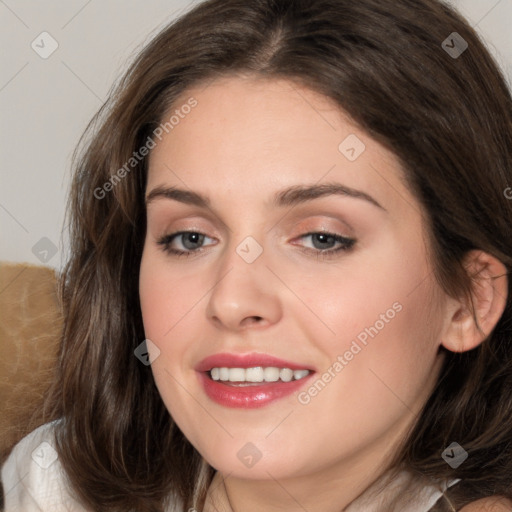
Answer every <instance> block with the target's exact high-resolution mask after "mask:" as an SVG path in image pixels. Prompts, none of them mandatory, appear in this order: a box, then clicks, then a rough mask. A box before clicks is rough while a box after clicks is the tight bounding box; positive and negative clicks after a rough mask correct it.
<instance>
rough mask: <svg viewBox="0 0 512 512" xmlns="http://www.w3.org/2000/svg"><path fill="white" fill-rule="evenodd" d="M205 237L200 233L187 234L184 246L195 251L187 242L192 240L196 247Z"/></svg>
mask: <svg viewBox="0 0 512 512" xmlns="http://www.w3.org/2000/svg"><path fill="white" fill-rule="evenodd" d="M202 236H204V235H200V234H199V233H187V234H186V236H185V239H184V241H183V245H184V246H185V247H187V249H194V247H188V246H187V245H188V244H187V241H188V240H190V239H192V242H191V244H192V245H194V244H197V243H199V242H200V241H201V237H202Z"/></svg>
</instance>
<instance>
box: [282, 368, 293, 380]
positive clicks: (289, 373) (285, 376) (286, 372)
mask: <svg viewBox="0 0 512 512" xmlns="http://www.w3.org/2000/svg"><path fill="white" fill-rule="evenodd" d="M279 378H280V379H281V380H282V381H283V382H290V381H291V380H292V379H293V370H290V368H282V369H281V371H280V372H279Z"/></svg>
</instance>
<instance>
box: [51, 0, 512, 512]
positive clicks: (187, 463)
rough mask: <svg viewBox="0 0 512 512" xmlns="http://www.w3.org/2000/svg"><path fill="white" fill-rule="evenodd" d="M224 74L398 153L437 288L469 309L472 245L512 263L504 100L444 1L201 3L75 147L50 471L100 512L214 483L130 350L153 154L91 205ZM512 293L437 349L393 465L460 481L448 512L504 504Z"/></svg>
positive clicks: (144, 57) (509, 122) (194, 496)
mask: <svg viewBox="0 0 512 512" xmlns="http://www.w3.org/2000/svg"><path fill="white" fill-rule="evenodd" d="M453 32H457V33H458V34H459V35H460V36H461V37H462V38H463V39H464V40H465V41H466V42H467V44H468V48H467V50H466V51H464V52H463V53H462V54H461V55H460V56H458V57H457V58H454V57H453V55H449V54H448V53H447V51H445V49H444V48H443V47H442V43H443V41H444V40H446V39H447V38H448V36H450V34H452V33H453ZM233 73H249V74H253V75H255V76H260V77H267V78H270V79H272V78H285V79H288V80H291V81H295V82H296V83H298V84H301V85H305V86H307V87H309V88H311V89H312V90H315V91H317V92H320V93H321V94H324V95H325V96H326V97H328V98H331V99H333V100H334V101H335V102H336V103H337V104H338V105H339V107H340V108H341V109H343V110H344V111H345V112H346V113H348V114H349V115H350V116H351V118H352V119H353V120H354V121H355V122H356V123H357V124H358V125H359V126H360V127H361V128H362V129H363V130H365V131H366V132H367V133H368V134H369V135H370V136H371V137H373V138H374V139H375V140H377V141H378V142H380V143H381V144H383V145H384V146H386V147H387V148H389V149H390V150H391V151H393V153H394V154H395V155H397V157H398V158H399V160H400V162H401V164H402V165H403V168H404V169H405V170H406V177H407V184H408V186H409V188H410V190H411V191H412V192H413V193H414V195H415V197H416V198H417V199H418V201H419V202H420V204H421V205H423V206H424V207H425V209H426V211H427V212H428V219H427V221H428V240H429V244H430V250H431V256H432V263H433V265H434V274H435V278H436V279H437V281H438V282H439V284H440V285H441V286H442V288H443V289H444V290H445V291H446V292H447V293H448V294H449V295H451V296H453V297H460V296H464V295H465V296H466V297H467V298H468V300H469V291H470V289H471V284H472V281H471V277H470V276H469V275H468V274H467V272H466V271H465V269H464V266H463V260H464V256H465V255H466V254H467V253H468V251H470V250H471V249H481V250H483V251H485V252H488V253H489V254H491V255H493V256H495V257H496V258H498V259H499V260H500V261H502V262H503V263H504V265H505V266H506V268H507V272H510V269H511V266H512V258H511V256H510V255H511V254H512V232H511V225H512V201H510V200H507V198H506V197H505V196H504V191H505V190H506V189H507V187H508V186H509V185H512V99H511V95H510V91H509V90H508V88H507V85H506V82H505V79H504V77H503V75H502V74H501V72H500V70H499V68H498V66H497V65H496V63H495V62H494V60H493V58H492V57H491V56H490V54H489V53H488V51H487V50H486V49H485V47H484V44H483V43H482V42H481V40H480V39H479V37H478V36H477V34H476V33H475V31H474V30H473V29H472V28H471V27H470V26H469V25H468V23H467V21H465V20H464V19H463V18H462V17H461V16H460V15H459V14H457V13H456V12H455V11H454V10H452V8H450V7H449V6H447V5H445V4H443V3H441V2H440V1H437V0H358V1H353V0H257V1H252V2H247V1H246V0H209V1H207V2H204V3H201V4H199V5H198V6H196V7H194V8H193V9H192V10H190V11H189V12H188V13H186V14H185V15H183V16H182V17H181V18H179V19H178V20H177V21H174V22H173V23H171V24H170V25H169V26H168V27H167V28H165V29H164V30H163V31H162V32H161V33H159V34H158V35H157V36H156V37H155V38H154V39H153V40H152V41H151V42H150V44H148V45H147V46H146V47H145V49H144V50H143V51H142V52H141V53H140V55H139V56H138V57H137V58H136V60H135V62H134V63H133V65H132V66H131V67H130V69H129V70H128V72H127V73H126V74H125V76H124V77H123V78H122V79H121V80H120V81H119V83H118V84H117V86H116V87H115V89H114V91H113V92H112V94H111V95H110V97H109V99H108V101H107V102H106V104H105V105H104V106H103V107H102V109H101V110H100V112H99V113H98V114H97V116H96V117H95V118H94V120H93V121H92V122H91V124H90V125H89V127H88V131H87V132H86V133H87V134H88V135H87V137H85V138H84V139H83V143H82V145H81V152H79V153H78V154H77V155H78V156H77V159H76V172H75V174H74V180H73V185H72V191H71V195H70V209H69V213H70V235H71V236H70V243H71V255H70V259H69V262H68V263H67V266H66V267H65V270H64V272H63V274H62V289H61V293H62V301H63V306H64V314H65V325H64V332H63V336H62V346H61V352H60V361H59V366H58V374H57V377H56V382H55V385H54V386H53V388H52V390H51V392H50V393H49V394H48V399H47V402H46V403H45V412H44V414H45V416H44V418H45V421H49V420H51V419H55V418H63V421H62V422H61V423H59V424H58V427H57V430H56V448H57V451H58V453H59V457H60V461H61V463H62V464H63V467H64V469H65V470H66V472H67V474H68V476H69V478H70V481H71V483H72V485H73V489H74V491H75V492H76V493H77V495H78V496H79V498H80V499H81V500H82V501H83V503H84V505H86V506H89V507H91V508H92V509H94V510H104V511H123V512H126V511H127V510H137V511H138V512H143V511H154V510H164V507H165V506H168V505H169V503H168V501H167V500H168V499H169V498H171V499H172V500H174V503H176V504H177V505H176V507H177V510H186V509H187V508H188V507H193V506H195V507H198V506H201V505H202V504H203V503H204V498H205V493H206V489H207V486H208V484H209V482H210V481H211V478H212V476H213V473H214V470H213V468H212V467H210V466H209V465H208V464H207V463H206V462H205V461H204V460H203V459H202V457H201V456H200V454H199V453H198V452H197V451H196V450H195V449H194V448H193V447H192V445H191V444H190V443H189V442H188V441H187V439H186V438H185V436H184V435H183V434H182V432H181V431H180V430H179V429H178V427H177V426H176V424H175V423H174V422H173V420H172V418H171V416H170V414H169V412H168V411H167V410H166V407H165V405H164V403H163V401H162V399H161V397H160V395H159V393H158V391H157V388H156V386H155V383H154V380H153V376H152V373H151V369H150V367H148V366H145V365H143V364H141V362H140V361H139V360H138V359H137V358H136V357H135V356H134V350H135V348H136V347H137V346H138V345H139V344H140V343H141V342H142V340H144V338H145V336H144V330H143V324H142V318H141V309H140V304H139V295H138V278H139V267H140V261H141V254H142V249H143V244H144V238H145V229H146V217H145V207H144V193H145V186H146V178H147V158H143V159H141V160H140V162H137V164H136V165H134V167H133V169H131V170H130V172H129V173H128V175H126V176H125V177H124V178H123V179H121V180H118V181H116V184H115V186H113V187H112V190H109V191H108V192H107V193H106V194H104V197H102V198H101V199H98V198H97V197H95V194H94V191H95V190H97V189H100V188H102V187H104V184H105V183H106V182H107V181H109V180H112V179H113V178H112V177H113V176H114V175H116V173H117V172H118V171H119V169H121V168H122V167H123V166H125V164H126V162H127V161H128V160H129V159H130V157H131V156H132V155H133V153H134V152H136V151H138V150H139V148H141V147H142V146H144V145H145V144H147V141H148V137H151V136H152V134H153V132H154V130H155V129H156V128H157V127H158V125H159V124H160V123H161V122H162V121H163V120H164V116H165V115H166V114H167V113H168V112H169V111H170V109H171V107H172V106H173V105H174V104H175V102H176V100H177V98H179V97H180V96H181V95H183V94H184V93H186V91H187V89H188V88H190V87H191V86H193V85H197V84H199V83H200V82H205V81H207V80H213V79H215V78H216V77H219V76H229V75H230V74H233ZM118 176H119V175H118ZM505 278H506V277H505ZM510 286H511V285H510V281H509V284H508V297H507V302H506V308H505V311H504V313H503V315H502V316H501V318H500V320H499V322H498V324H497V325H496V327H495V329H494V330H493V331H492V333H491V334H490V335H489V336H488V338H487V339H486V341H485V342H484V343H482V344H481V345H480V346H479V347H478V348H476V349H474V350H471V351H468V352H464V353H451V352H448V351H445V352H446V354H445V355H446V358H445V362H444V366H443V368H442V370H441V372H440V375H439V379H438V382H437V385H436V387H435V389H434V391H433V393H432V395H431V396H430V398H429V400H428V403H426V405H425V407H424V409H423V411H422V413H421V414H420V415H419V417H418V419H417V421H416V423H415V425H414V427H413V428H412V429H411V432H410V434H409V435H408V438H407V439H406V440H404V444H403V450H402V451H401V452H400V453H398V454H397V456H396V460H395V461H393V465H394V466H395V467H399V466H400V467H403V468H406V469H409V470H410V471H412V472H414V473H417V474H418V475H421V476H422V477H424V478H427V479H431V480H432V481H436V482H437V481H441V480H444V479H452V478H460V479H462V482H463V485H464V486H456V487H454V488H453V489H454V490H453V491H452V493H451V495H449V494H448V493H447V495H446V498H447V499H446V500H445V502H446V503H448V501H449V502H451V503H452V504H453V505H454V506H455V507H459V506H461V504H463V503H466V502H468V501H471V500H475V499H477V498H480V497H484V496H490V495H495V494H499V495H503V496H505V497H508V498H512V484H511V475H512V343H511V333H512V294H511V293H510ZM453 441H456V442H458V443H459V444H460V445H461V446H462V447H463V448H464V449H465V450H466V451H467V452H468V453H469V454H470V456H469V458H468V459H467V460H466V461H465V462H464V463H463V464H462V465H461V466H459V467H458V468H456V469H453V468H451V467H450V466H449V465H448V464H447V463H446V462H445V461H444V460H443V459H442V458H441V453H442V451H443V450H444V449H445V447H447V446H448V445H449V444H450V443H451V442H453ZM483 468H485V469H483ZM443 506H444V505H442V504H440V505H438V507H440V508H438V509H439V510H441V509H442V507H443ZM446 506H448V505H446ZM447 510H448V508H447Z"/></svg>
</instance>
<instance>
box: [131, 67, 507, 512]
mask: <svg viewBox="0 0 512 512" xmlns="http://www.w3.org/2000/svg"><path fill="white" fill-rule="evenodd" d="M190 96H193V97H194V98H195V99H196V100H197V102H198V105H197V106H196V107H195V108H194V109H193V110H192V111H191V112H190V113H189V114H188V115H187V116H185V117H184V119H181V120H180V122H179V124H178V125H177V126H175V127H174V129H173V130H172V131H170V132H169V133H168V134H166V135H164V137H163V138H162V141H161V142H159V143H158V144H157V146H156V147H155V148H154V149H153V150H152V152H151V155H150V160H149V174H148V183H147V194H149V193H150V192H151V191H152V190H153V189H155V188H156V187H160V186H162V187H173V186H176V187H180V188H184V189H187V190H193V191H195V192H199V193H201V194H204V195H207V196H209V198H210V201H211V205H210V208H200V207H197V206H192V205H187V204H183V203H180V202H178V201H175V200H172V199H168V198H155V199H154V200H153V201H151V202H149V204H148V205H147V223H148V224H147V236H146V241H145V246H144V251H143V257H142V261H141V268H140V299H141V307H142V315H143V320H144V328H145V333H146V337H147V338H149V339H150V340H152V341H153V343H154V344H155V345H156V346H157V347H158V349H159V350H160V354H159V356H158V357H157V358H156V359H155V360H154V362H153V363H152V371H153V375H154V378H155V382H156V385H157V387H158V390H159V392H160V394H161V396H162V399H163V401H164V403H165V405H166V407H167V409H168V410H169V412H170V414H171V415H172V417H173V418H174V420H175V421H176V422H177V424H178V426H179V427H180V428H181V430H182V431H183V432H184V434H185V435H186V437H187V438H188V439H189V440H190V442H191V443H192V444H193V445H194V446H195V447H196V448H197V450H198V451H199V452H200V453H201V455H202V456H203V457H204V458H205V459H206V460H207V461H208V462H209V463H210V464H211V465H212V466H213V467H214V468H216V469H217V470H218V472H217V474H216V476H215V478H214V482H213V483H212V486H211V487H210V492H209V495H208V499H207V504H206V506H205V510H206V511H207V512H208V511H209V510H216V508H214V507H213V505H212V504H211V503H212V500H216V504H217V508H218V510H230V509H231V507H232V508H233V509H234V510H237V511H240V510H243V511H244V512H252V511H256V510H258V511H259V510H263V509H264V510H268V511H270V512H272V511H277V510H280V511H284V510H290V511H291V510H302V508H301V507H303V508H305V509H307V510H308V511H310V512H316V511H322V512H339V511H340V510H344V509H345V508H346V507H348V505H349V504H350V503H352V502H354V500H355V499H356V498H357V497H358V496H359V495H360V494H361V493H363V492H364V490H365V489H367V488H368V487H369V486H370V485H371V484H372V482H374V481H375V480H376V479H377V478H378V477H379V476H380V475H381V474H382V473H383V472H384V471H385V469H386V468H387V466H388V465H389V462H390V459H391V457H392V455H393V454H394V453H395V452H396V450H397V447H398V445H399V443H400V442H401V441H402V440H403V438H404V436H405V433H406V431H407V429H408V428H409V427H410V425H411V424H412V422H413V421H414V420H415V417H416V414H417V413H418V412H419V411H420V409H421V407H422V405H423V404H424V403H425V401H426V400H427V398H428V396H429V394H430V392H431V390H432V388H433V386H434V384H435V381H436V377H437V375H438V372H439V370H440V367H441V363H442V359H443V355H442V353H440V347H441V345H444V346H445V347H447V348H449V349H451V350H468V349H469V348H471V347H473V346H476V344H478V343H479V342H481V341H482V338H481V337H480V335H479V334H478V333H477V332H476V331H475V329H474V326H473V325H472V320H471V319H470V316H469V315H467V314H466V313H464V309H463V308H462V307H461V304H460V303H459V302H458V301H456V300H455V299H452V298H450V297H448V296H447V295H446V294H445V293H444V292H443V291H442V290H441V288H440V287H439V285H438V284H437V283H436V282H435V280H434V276H433V274H432V264H431V261H430V259H429V257H428V255H427V246H426V242H425V232H426V231H425V224H424V220H423V219H424V217H423V216H422V214H424V212H423V210H422V207H421V206H420V204H419V203H418V201H417V200H416V198H415V197H413V196H412V194H411V193H410V191H409V190H408V189H407V188H406V186H405V185H404V182H403V181H402V170H401V168H400V165H399V162H398V160H397V159H396V157H395V156H394V155H393V154H392V153H390V152H389V151H388V150H386V149H385V148H384V147H383V146H381V145H380V144H378V143H377V142H376V141H374V140H372V139H371V138H370V137H369V135H368V134H366V133H365V132H364V131H362V130H361V129H359V128H358V127H356V126H355V125H354V124H353V123H351V122H350V120H349V119H348V117H347V116H346V115H345V114H344V113H343V111H341V110H340V109H339V108H337V107H336V105H334V104H333V103H332V102H330V101H329V100H328V99H326V98H325V97H322V96H320V95H318V94H317V93H315V92H313V91H311V90H309V89H306V88H304V87H301V86H299V85H297V84H292V83H291V82H288V81H284V80H265V79H257V78H254V77H250V76H235V75H233V76H230V77H224V78H222V79H217V80H216V81H214V82H213V83H211V84H210V85H208V86H207V87H204V86H203V87H196V88H193V89H190V90H188V91H187V92H186V94H184V95H183V96H182V98H180V99H179V100H178V101H177V102H176V104H175V107H176V105H177V106H179V105H181V104H184V103H186V101H187V99H188V98H189V97H190ZM175 107H173V108H175ZM351 134H355V135H356V136H357V137H358V138H359V139H360V140H361V141H363V142H364V144H365V146H366V149H365V150H364V152H363V153H362V154H361V155H360V156H359V157H358V158H357V159H356V160H355V161H349V160H348V159H347V158H346V157H345V156H344V155H343V154H342V153H341V152H340V151H339V149H338V146H339V144H340V142H342V141H343V140H344V139H345V138H346V137H347V136H349V135H351ZM327 182H337V183H341V184H343V185H346V186H349V187H352V188H355V189H358V190H360V191H363V192H365V193H366V194H369V195H371V196H372V197H373V198H374V199H375V200H376V201H377V202H378V203H379V204H380V205H381V206H382V207H383V208H379V207H377V206H375V205H374V204H372V203H370V202H368V201H365V200H362V199H358V198H353V197H348V196H339V195H337V196H334V195H331V196H326V197H322V198H317V199H314V200H313V201H308V202H305V203H302V204H299V205H296V206H294V207H285V208H277V207H274V206H272V205H271V204H270V198H271V196H272V195H273V194H274V193H276V192H277V191H279V190H281V189H283V188H286V187H290V186H293V185H309V184H316V183H327ZM322 229H323V230H326V231H329V232H332V233H335V234H339V235H342V236H346V237H353V238H355V239H356V243H355V245H354V247H353V248H352V250H351V251H340V252H338V253H336V254H335V255H334V256H332V257H329V258H328V259H327V258H326V259H319V258H318V257H317V255H316V254H315V253H320V252H321V251H322V249H321V247H322V245H320V244H319V241H318V240H315V237H311V236H307V237H304V235H305V234H308V233H310V232H312V231H313V232H318V231H321V230H322ZM187 230H188V231H193V232H199V233H202V234H204V235H206V237H205V238H204V241H203V242H202V245H201V242H200V243H196V244H195V245H193V242H194V239H190V238H187V237H179V236H178V237H177V238H175V239H174V241H173V242H172V244H171V246H172V247H173V248H175V249H180V250H185V251H186V250H189V251H193V249H190V248H193V247H198V248H199V249H200V250H202V253H200V254H197V253H196V254H194V253H193V254H192V255H191V256H189V257H180V258H179V257H176V256H174V255H172V254H169V253H166V252H165V251H164V250H163V246H162V245H159V244H158V240H159V239H160V238H161V237H162V236H164V235H168V234H172V233H176V232H178V231H187ZM247 236H251V237H253V238H254V239H256V240H257V242H258V243H259V245H260V246H261V247H262V249H263V253H262V254H261V255H260V256H259V257H258V258H257V259H256V260H255V261H254V262H253V263H250V264H249V263H247V262H246V261H244V259H242V258H241V257H240V256H239V255H238V254H237V252H236V248H237V246H238V245H239V244H240V243H241V242H242V241H243V240H244V239H245V238H246V237H247ZM184 243H185V244H187V243H188V245H183V244H184ZM339 245H340V244H338V243H331V245H328V244H325V243H324V245H323V247H325V249H330V248H337V247H339ZM308 249H309V253H306V252H304V251H307V250H308ZM325 249H324V250H325ZM479 258H480V259H479V260H478V261H479V262H481V263H482V262H483V264H487V266H488V268H489V269H490V271H492V273H495V274H497V273H503V272H501V271H502V270H503V268H502V267H500V266H499V265H500V264H499V262H497V261H496V260H494V259H492V258H491V257H489V256H488V255H486V254H481V253H480V254H479ZM503 281H505V283H503ZM488 282H489V283H493V284H492V285H491V284H489V286H488V287H487V288H485V287H484V288H482V290H483V291H482V293H481V295H482V297H483V300H484V301H485V304H486V307H484V308H481V314H482V325H483V326H484V327H485V329H488V330H489V329H490V328H492V326H493V325H494V324H495V322H496V321H497V320H498V318H499V316H500V315H501V313H502V312H503V308H504V302H505V297H506V293H507V292H506V279H500V280H496V281H492V280H488ZM492 286H497V287H500V288H499V292H500V293H499V294H498V293H494V289H493V288H492ZM397 302H398V303H399V304H400V305H401V306H402V309H401V311H400V312H398V313H396V315H395V316H394V318H393V319H392V320H390V321H389V322H387V323H386V324H385V327H384V328H382V329H381V330H380V331H379V332H378V334H377V335H376V336H375V337H374V338H373V339H372V338H369V341H368V344H367V345H366V346H364V347H363V348H362V350H361V351H360V352H359V353H357V355H356V356H355V357H354V358H353V359H352V360H351V361H349V362H348V364H347V365H346V366H345V367H344V368H343V370H342V371H340V372H338V373H336V376H335V377H334V378H332V379H331V381H330V382H329V383H328V384H327V385H326V386H325V388H324V389H323V390H322V391H321V392H320V393H318V394H317V395H316V396H314V397H313V398H312V399H311V401H310V402H309V403H308V404H307V405H303V404H301V403H299V402H298V400H297V396H296V394H293V395H291V396H289V397H286V398H283V399H281V400H278V401H276V402H274V403H271V404H269V405H266V406H265V407H262V408H257V409H252V410H245V409H233V408H229V407H224V406H222V405H219V404H217V403H215V402H213V401H211V400H210V399H209V398H208V397H207V396H206V395H205V394H204V392H203V390H202V388H201V386H200V384H199V381H198V379H197V375H196V372H195V370H194V366H195V365H196V364H197V363H198V362H199V361H201V360H202V359H203V358H205V357H206V356H209V355H212V354H216V353H219V352H234V353H240V354H245V353H251V352H260V353H267V354H271V355H274V356H276V357H280V358H283V359H286V360H292V361H294V362H298V363H301V364H304V366H305V367H313V368H315V369H316V370H317V371H318V375H321V374H322V373H323V372H324V371H326V370H327V369H328V368H329V367H332V365H333V363H334V362H335V361H336V360H337V357H338V356H339V355H343V354H344V353H345V352H346V351H347V350H348V349H349V348H350V345H351V343H352V341H353V340H354V339H356V337H357V335H358V334H359V333H361V331H363V330H364V329H365V328H368V327H370V326H373V325H374V324H375V322H376V321H377V320H378V319H379V318H381V317H380V315H381V314H384V313H385V312H386V311H387V310H389V309H390V308H392V305H393V304H394V303H397ZM486 315H487V316H486ZM485 329H484V330H485ZM305 389H306V390H307V387H306V388H305ZM248 442H250V443H252V444H254V445H255V446H256V447H257V449H258V450H259V451H260V452H261V459H260V460H259V461H258V462H257V463H256V464H255V465H254V466H252V467H251V468H248V467H246V466H245V465H244V464H242V463H241V461H240V460H239V458H238V457H237V452H238V451H239V450H240V449H241V448H242V447H243V446H244V445H245V444H246V443H248ZM223 477H225V481H224V484H225V488H226V489H227V492H228V494H229V502H230V503H231V505H228V503H227V498H226V494H225V488H224V485H222V484H221V481H222V479H223ZM313 490H314V492H312V491H313Z"/></svg>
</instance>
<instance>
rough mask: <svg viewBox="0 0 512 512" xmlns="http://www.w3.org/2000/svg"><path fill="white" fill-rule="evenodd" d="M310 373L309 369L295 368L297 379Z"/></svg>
mask: <svg viewBox="0 0 512 512" xmlns="http://www.w3.org/2000/svg"><path fill="white" fill-rule="evenodd" d="M308 373H309V370H294V372H293V377H294V379H295V380H299V379H302V378H303V377H305V376H306V375H308Z"/></svg>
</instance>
